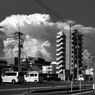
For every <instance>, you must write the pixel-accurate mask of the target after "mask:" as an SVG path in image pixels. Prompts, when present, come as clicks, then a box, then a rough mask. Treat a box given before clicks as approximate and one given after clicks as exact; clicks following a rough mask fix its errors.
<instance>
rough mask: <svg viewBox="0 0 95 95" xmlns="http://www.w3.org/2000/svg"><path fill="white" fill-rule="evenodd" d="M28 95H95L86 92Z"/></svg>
mask: <svg viewBox="0 0 95 95" xmlns="http://www.w3.org/2000/svg"><path fill="white" fill-rule="evenodd" d="M27 95H94V93H93V91H92V90H91V91H85V92H78V93H69V94H67V93H66V94H65V93H64V92H62V91H61V92H59V91H58V92H48V93H28V94H27Z"/></svg>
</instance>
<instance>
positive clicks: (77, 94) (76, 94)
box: [72, 91, 93, 95]
mask: <svg viewBox="0 0 95 95" xmlns="http://www.w3.org/2000/svg"><path fill="white" fill-rule="evenodd" d="M90 92H93V91H85V92H79V93H75V94H72V95H80V94H86V93H90Z"/></svg>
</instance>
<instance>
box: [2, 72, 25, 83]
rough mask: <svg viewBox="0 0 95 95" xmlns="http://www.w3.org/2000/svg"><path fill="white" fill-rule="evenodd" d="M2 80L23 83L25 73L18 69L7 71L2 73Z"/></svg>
mask: <svg viewBox="0 0 95 95" xmlns="http://www.w3.org/2000/svg"><path fill="white" fill-rule="evenodd" d="M1 77H2V82H9V83H13V84H14V83H18V82H19V83H22V82H24V73H22V72H16V71H6V72H5V73H3V74H2V75H1Z"/></svg>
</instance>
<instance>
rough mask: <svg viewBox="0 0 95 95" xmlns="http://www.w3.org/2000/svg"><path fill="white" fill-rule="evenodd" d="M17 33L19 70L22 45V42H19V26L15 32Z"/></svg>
mask: <svg viewBox="0 0 95 95" xmlns="http://www.w3.org/2000/svg"><path fill="white" fill-rule="evenodd" d="M15 33H16V34H17V36H18V37H17V38H18V71H19V72H20V71H21V67H20V64H21V61H20V60H21V47H22V43H21V40H22V39H21V35H23V33H21V32H20V28H19V31H18V32H15Z"/></svg>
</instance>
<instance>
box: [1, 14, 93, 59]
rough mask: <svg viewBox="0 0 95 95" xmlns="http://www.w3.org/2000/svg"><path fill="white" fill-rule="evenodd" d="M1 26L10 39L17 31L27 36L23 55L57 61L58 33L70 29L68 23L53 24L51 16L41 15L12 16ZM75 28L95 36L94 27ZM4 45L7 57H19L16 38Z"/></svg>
mask: <svg viewBox="0 0 95 95" xmlns="http://www.w3.org/2000/svg"><path fill="white" fill-rule="evenodd" d="M73 24H74V23H73ZM0 26H2V28H0V30H1V31H2V32H4V33H5V34H6V35H7V36H8V37H9V36H10V35H11V34H13V33H15V32H16V31H20V32H22V33H23V34H25V37H24V43H23V49H22V55H24V56H33V57H43V58H45V59H46V60H51V59H52V60H55V53H56V52H55V49H56V48H55V47H56V33H57V32H58V31H60V30H63V31H65V30H69V29H70V27H69V26H68V25H67V24H66V23H64V22H56V23H54V22H51V18H50V15H48V14H40V13H36V14H30V15H23V14H22V15H20V14H17V15H11V16H9V17H6V18H5V19H4V20H3V21H2V22H0ZM73 27H74V28H77V29H79V30H80V32H82V33H85V34H89V33H91V31H92V34H93V31H94V30H95V29H94V28H92V27H84V26H83V25H79V24H77V25H74V26H73ZM3 43H4V53H5V57H14V56H17V53H16V52H17V49H18V48H17V41H16V40H15V39H14V38H6V39H5V40H4V41H3ZM85 43H86V42H85ZM87 44H88V43H87ZM87 44H86V45H85V46H86V47H87ZM86 47H85V48H86ZM8 55H10V56H8Z"/></svg>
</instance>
